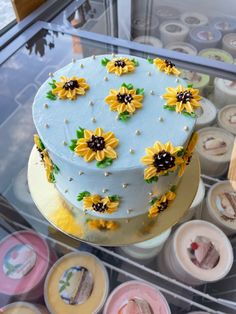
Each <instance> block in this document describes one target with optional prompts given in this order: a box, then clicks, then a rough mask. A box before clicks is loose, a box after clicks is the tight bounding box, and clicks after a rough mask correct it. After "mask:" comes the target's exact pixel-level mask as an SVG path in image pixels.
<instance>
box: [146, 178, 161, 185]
mask: <svg viewBox="0 0 236 314" xmlns="http://www.w3.org/2000/svg"><path fill="white" fill-rule="evenodd" d="M145 181H146V182H147V183H149V184H150V183H152V182H157V181H158V177H152V178H151V179H148V180H145Z"/></svg>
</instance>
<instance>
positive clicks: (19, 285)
mask: <svg viewBox="0 0 236 314" xmlns="http://www.w3.org/2000/svg"><path fill="white" fill-rule="evenodd" d="M55 259H56V255H55V253H54V252H53V251H51V250H50V248H49V246H48V244H47V242H46V241H45V240H44V239H43V238H41V237H40V236H39V235H38V234H37V233H35V232H33V231H19V232H15V233H13V234H11V235H9V236H7V237H6V238H4V239H3V240H2V241H1V243H0V282H1V283H2V285H1V288H0V293H1V294H3V295H6V296H13V297H14V298H15V299H24V300H37V299H39V298H40V297H42V296H43V286H44V280H45V278H46V275H47V272H48V270H49V268H50V264H51V263H53V262H54V261H55Z"/></svg>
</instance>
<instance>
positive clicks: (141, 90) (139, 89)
mask: <svg viewBox="0 0 236 314" xmlns="http://www.w3.org/2000/svg"><path fill="white" fill-rule="evenodd" d="M136 94H137V95H143V94H144V88H137V89H136Z"/></svg>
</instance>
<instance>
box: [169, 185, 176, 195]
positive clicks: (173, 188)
mask: <svg viewBox="0 0 236 314" xmlns="http://www.w3.org/2000/svg"><path fill="white" fill-rule="evenodd" d="M176 189H177V186H176V185H172V187H171V188H170V191H171V192H174V193H175V192H176Z"/></svg>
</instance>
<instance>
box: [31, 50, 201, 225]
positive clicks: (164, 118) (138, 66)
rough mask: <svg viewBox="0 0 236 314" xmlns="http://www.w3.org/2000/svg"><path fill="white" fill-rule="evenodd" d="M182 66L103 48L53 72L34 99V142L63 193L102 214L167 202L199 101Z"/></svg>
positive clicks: (190, 140)
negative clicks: (182, 74) (105, 52)
mask: <svg viewBox="0 0 236 314" xmlns="http://www.w3.org/2000/svg"><path fill="white" fill-rule="evenodd" d="M179 73H180V72H179V71H178V69H177V68H176V67H175V65H174V64H173V63H172V62H171V61H169V60H161V59H154V60H152V59H150V58H148V59H142V58H138V57H132V56H126V55H100V56H91V57H89V58H86V59H81V60H73V61H72V63H70V64H68V65H67V66H66V67H64V68H62V69H60V70H59V71H57V72H55V73H53V74H51V75H50V78H49V79H48V80H47V81H46V82H45V83H44V84H43V85H42V86H41V88H40V89H39V91H38V93H37V95H36V97H35V101H34V104H33V119H34V123H35V126H36V129H37V132H38V135H35V143H36V145H37V148H38V150H39V152H40V154H41V156H42V160H43V162H44V165H45V168H46V175H47V178H48V180H49V182H52V184H55V186H56V188H57V189H58V191H59V192H60V193H61V194H62V196H63V197H64V198H65V199H66V201H68V202H69V203H71V204H73V205H74V206H75V207H76V208H77V209H78V210H83V211H87V212H89V214H91V215H94V216H97V217H102V218H105V219H108V218H111V219H118V218H129V217H133V216H137V215H140V214H144V213H147V214H149V217H156V216H157V215H158V214H159V213H160V212H162V211H163V210H165V209H166V208H167V207H168V205H169V203H170V202H172V201H173V200H174V198H175V196H176V193H177V191H178V189H176V187H177V185H178V182H179V180H180V177H181V176H182V174H183V173H184V170H185V168H186V166H187V165H188V163H189V162H190V159H191V155H192V151H193V148H194V144H195V142H196V135H194V136H192V134H193V129H194V125H195V113H194V110H195V109H196V108H197V107H199V105H200V104H199V100H200V96H199V95H198V90H194V89H193V88H192V87H191V86H186V83H185V82H184V81H183V80H181V79H179V78H178V75H179Z"/></svg>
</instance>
